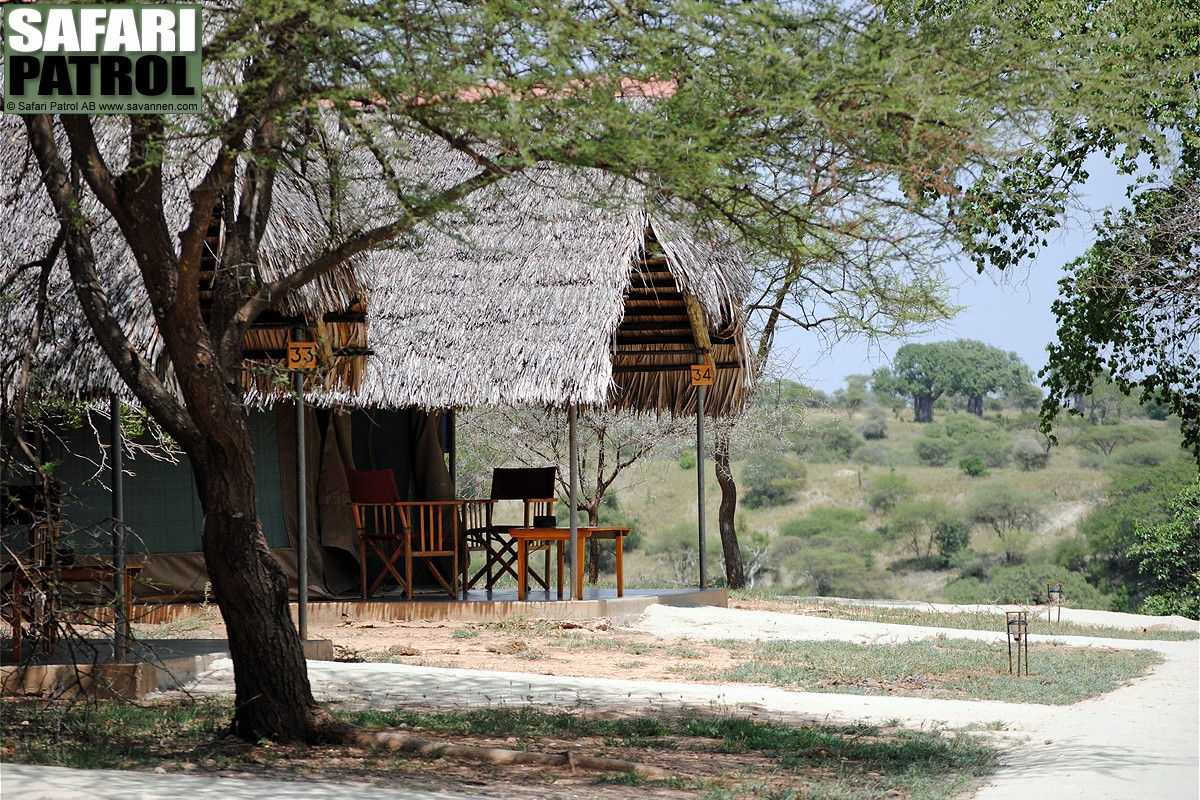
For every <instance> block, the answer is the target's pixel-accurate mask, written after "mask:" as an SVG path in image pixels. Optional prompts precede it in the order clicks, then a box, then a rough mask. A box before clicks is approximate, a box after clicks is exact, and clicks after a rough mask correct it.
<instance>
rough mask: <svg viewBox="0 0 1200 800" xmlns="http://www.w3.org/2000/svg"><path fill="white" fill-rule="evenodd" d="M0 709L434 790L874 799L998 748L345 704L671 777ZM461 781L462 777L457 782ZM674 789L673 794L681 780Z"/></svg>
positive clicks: (41, 741)
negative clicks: (647, 766)
mask: <svg viewBox="0 0 1200 800" xmlns="http://www.w3.org/2000/svg"><path fill="white" fill-rule="evenodd" d="M0 708H2V709H3V717H2V718H0V729H2V732H3V737H4V741H5V743H6V746H8V747H10V748H11V753H10V754H7V755H6V760H7V761H10V762H17V763H35V764H53V765H59V766H70V767H79V768H88V769H99V768H108V769H125V770H155V769H161V770H165V771H168V772H175V771H188V770H195V769H197V768H201V769H203V770H205V771H206V773H208V774H235V773H236V774H239V775H241V776H242V777H261V778H272V779H277V780H278V779H284V780H302V781H314V780H337V781H358V782H362V783H366V784H372V785H379V786H384V785H395V782H396V780H397V775H402V776H403V777H404V781H405V783H406V784H408V785H414V786H415V787H420V788H430V789H437V788H439V787H446V786H450V787H455V786H456V784H455V781H456V780H457V779H459V778H460V777H461V779H462V780H463V781H465V782H466V784H467V785H468V786H469V787H470V788H471V790H472V791H480V790H483V791H484V793H487V791H486V788H485V783H486V782H488V781H490V782H491V783H490V788H492V789H495V790H498V791H503V790H506V789H507V790H508V791H509V792H511V791H512V787H514V786H520V785H522V784H523V783H524V784H527V785H529V786H535V787H536V786H538V785H542V784H544V783H546V782H547V781H550V782H554V783H555V784H556V786H561V787H562V788H564V789H566V788H567V785H568V783H570V782H574V783H573V786H574V787H575V788H574V789H573V790H572V791H571V792H569V793H570V794H580V795H581V796H591V797H599V798H636V797H638V796H650V795H652V796H654V797H673V796H679V797H701V798H726V797H728V798H735V797H736V798H747V797H757V798H784V797H793V798H794V797H806V798H807V797H828V798H850V799H853V800H858V799H859V798H861V799H862V800H866V799H867V798H877V797H891V796H902V797H908V798H914V800H916V799H920V800H935V799H938V798H950V797H954V796H958V795H959V794H961V793H962V792H964V791H967V790H970V789H971V788H972V787H974V786H976V785H978V783H979V782H980V780H981V778H982V777H984V776H986V775H988V774H990V773H991V772H992V771H993V770H994V769H995V765H996V754H995V751H993V750H992V749H991V748H990V747H988V746H986V745H984V744H982V743H980V742H979V741H977V740H975V739H973V738H971V737H970V736H968V735H965V734H946V733H942V732H938V731H934V730H923V731H891V730H884V729H879V728H873V727H869V726H850V727H839V726H817V727H805V728H791V727H787V726H784V725H779V724H774V723H763V722H756V721H752V720H745V719H734V718H710V717H698V716H682V717H671V718H663V719H659V718H649V717H639V718H624V719H600V718H592V717H582V716H577V715H574V714H570V713H545V712H539V711H532V710H527V709H488V710H480V711H473V712H469V713H463V714H447V713H427V712H416V711H386V712H385V711H345V710H335V712H334V713H336V714H337V715H338V716H339V717H341V718H343V719H345V720H346V721H348V722H351V723H354V724H356V725H361V726H364V727H371V728H389V729H401V730H404V731H405V732H407V733H413V734H415V735H418V736H422V737H426V738H433V739H446V740H448V741H454V742H456V743H461V744H485V745H486V744H494V743H497V742H499V746H503V747H509V748H517V749H539V750H555V749H557V750H558V751H561V750H562V749H564V748H567V749H576V750H578V751H579V752H587V753H589V754H597V755H607V756H610V757H618V758H624V759H627V760H631V761H636V762H643V763H646V762H653V763H656V764H659V765H661V766H664V767H666V768H667V769H670V770H671V771H673V772H675V773H677V776H676V777H673V778H672V779H670V780H667V781H648V780H645V779H644V778H638V777H634V776H629V775H621V774H615V775H614V774H586V773H584V774H580V775H576V774H574V773H573V772H572V771H570V770H566V769H563V770H561V771H554V774H552V775H551V774H548V773H547V771H546V770H538V771H529V770H523V769H520V768H506V767H503V766H487V767H481V766H480V765H479V764H476V763H474V762H471V763H465V764H463V765H461V766H458V765H456V764H455V763H453V762H452V760H450V759H443V760H432V759H428V758H421V757H417V756H399V755H397V754H396V753H392V752H390V751H386V750H383V749H380V750H378V751H376V750H373V749H354V748H344V747H334V746H309V747H305V746H300V745H296V746H287V745H274V744H271V743H264V742H260V743H257V744H248V743H244V742H234V741H232V740H228V739H220V738H218V734H219V731H220V730H221V729H222V727H223V726H224V725H225V724H226V723H227V721H228V718H229V715H230V714H231V713H232V705H231V702H230V701H229V700H215V699H214V700H203V701H200V702H196V701H192V700H177V701H171V702H166V703H158V704H155V705H152V706H146V707H138V706H132V705H129V704H126V703H122V702H119V701H105V702H100V703H92V704H87V705H84V704H77V705H66V706H50V705H47V704H45V703H39V702H31V701H19V702H16V701H14V702H9V703H4V704H3V706H2V707H0ZM458 788H462V787H458ZM673 790H674V791H678V792H679V794H678V795H677V794H675V793H674V791H673Z"/></svg>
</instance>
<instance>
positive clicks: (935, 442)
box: [913, 428, 958, 467]
mask: <svg viewBox="0 0 1200 800" xmlns="http://www.w3.org/2000/svg"><path fill="white" fill-rule="evenodd" d="M957 450H958V442H956V441H954V440H953V439H951V438H950V437H948V436H946V435H945V433H943V432H942V431H941V430H940V429H938V428H933V429H931V430H929V431H926V432H925V434H924V435H923V436H922V437H921V438H920V439H917V441H916V442H914V443H913V452H915V453H916V454H917V458H918V459H920V460H921V463H922V464H925V465H927V466H930V467H944V466H945V465H946V464H949V463H950V459H952V458H954V453H955V451H957Z"/></svg>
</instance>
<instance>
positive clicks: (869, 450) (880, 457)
mask: <svg viewBox="0 0 1200 800" xmlns="http://www.w3.org/2000/svg"><path fill="white" fill-rule="evenodd" d="M850 460H851V461H853V462H854V463H855V464H873V465H875V466H883V465H884V464H886V463H888V451H887V448H885V447H884V446H883V445H879V444H874V443H868V444H864V445H863V446H861V447H858V448H855V450H854V453H853V454H852V455H851V456H850Z"/></svg>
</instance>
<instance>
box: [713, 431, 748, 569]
mask: <svg viewBox="0 0 1200 800" xmlns="http://www.w3.org/2000/svg"><path fill="white" fill-rule="evenodd" d="M713 463H714V464H715V469H716V473H717V484H718V485H719V486H720V487H721V506H720V508H719V509H718V511H717V521H718V527H719V528H720V530H721V552H722V553H723V555H724V556H725V585H726V586H728V587H729V588H730V589H744V588H745V587H746V569H745V565H744V564H743V563H742V548H741V547H740V546H739V545H738V540H737V529H736V528H735V527H734V524H733V523H734V515H735V512H736V511H737V484H736V483H735V482H734V480H733V470H731V469H730V468H729V430H728V429H726V428H724V427H719V428H717V431H716V435H715V436H714V437H713Z"/></svg>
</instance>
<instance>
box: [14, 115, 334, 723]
mask: <svg viewBox="0 0 1200 800" xmlns="http://www.w3.org/2000/svg"><path fill="white" fill-rule="evenodd" d="M62 124H63V126H64V128H65V129H66V132H67V136H68V137H69V138H70V139H71V144H72V160H71V163H72V167H73V168H75V169H78V170H79V171H80V172H81V173H82V174H83V175H84V176H85V177H86V179H87V181H88V184H89V186H90V187H91V188H92V190H93V191H94V192H95V193H96V195H97V196H98V197H99V198H100V199H101V200H102V201H103V202H104V205H105V207H106V208H107V209H108V210H109V212H110V213H112V214H113V216H114V218H115V220H116V221H117V223H118V225H119V226H120V227H121V231H122V235H123V236H124V237H125V239H126V241H127V242H128V244H129V246H130V250H131V251H132V253H133V255H134V257H135V258H136V260H137V263H138V268H139V271H140V273H141V278H142V281H143V284H144V286H145V288H146V291H147V294H148V296H149V297H150V299H151V302H152V304H153V308H154V314H155V322H156V325H157V328H158V331H159V333H160V335H161V337H162V341H163V344H164V345H165V348H166V351H167V353H168V354H169V357H170V362H171V364H172V365H173V367H174V370H175V377H176V379H177V383H178V395H176V393H175V392H174V391H172V390H171V389H169V388H168V387H167V386H166V385H164V384H163V383H162V381H160V380H159V379H158V377H157V373H156V371H155V369H154V367H153V365H151V364H150V363H148V362H147V361H146V360H145V358H144V357H143V356H142V355H141V354H140V352H139V350H138V349H137V348H136V347H134V346H133V345H132V343H131V342H130V341H129V340H128V338H127V337H126V334H125V332H124V329H123V328H122V324H121V320H119V319H118V317H117V315H116V313H115V312H114V310H113V308H112V306H110V305H109V301H108V297H107V294H106V292H105V291H104V284H103V282H102V281H101V279H100V277H99V274H98V272H97V267H96V257H95V252H94V250H93V247H92V241H91V226H89V225H87V224H85V222H84V220H83V219H82V213H81V211H80V209H81V208H82V207H83V203H82V202H81V201H80V199H79V195H78V193H77V190H76V187H75V186H74V185H73V184H72V182H71V180H70V178H69V173H68V168H67V166H66V163H65V162H64V159H63V156H62V153H61V151H60V149H59V147H58V144H57V142H56V140H55V138H54V135H53V130H52V127H51V121H50V119H49V118H46V117H42V116H32V117H27V118H26V129H27V131H28V132H29V139H30V144H31V147H32V149H33V152H34V154H35V156H36V157H37V160H38V164H39V166H40V167H41V169H42V181H43V185H44V186H45V188H46V192H47V195H48V196H49V198H50V200H51V202H52V204H53V206H54V209H55V212H56V213H57V215H58V217H59V221H60V230H61V231H62V235H63V241H64V246H65V249H64V252H65V253H66V255H67V264H68V268H69V270H70V274H71V280H72V285H73V288H74V290H75V294H76V297H77V298H78V299H79V302H80V305H81V307H82V310H83V313H84V316H85V317H86V318H87V321H88V325H89V326H90V327H91V329H92V332H93V334H94V335H95V337H96V340H97V342H98V343H99V344H100V346H101V348H102V349H103V350H104V352H105V355H106V356H107V357H108V358H109V360H110V361H111V363H112V365H113V366H114V368H115V369H116V370H117V372H118V373H119V374H120V376H121V378H122V380H123V381H124V382H125V383H126V385H127V386H129V387H130V389H131V390H132V391H133V392H134V394H135V395H136V396H137V397H138V399H139V400H140V401H141V403H142V404H143V405H144V406H145V407H146V408H147V409H149V410H150V412H151V413H152V414H153V415H154V417H155V419H156V420H157V421H158V423H159V424H160V425H162V426H163V428H164V429H165V430H166V431H167V432H168V433H170V434H171V436H172V437H173V438H174V439H175V440H176V442H177V443H178V444H179V445H180V447H182V448H183V450H184V452H185V453H187V455H188V459H189V461H190V462H191V465H192V468H193V470H194V473H195V476H196V488H197V491H198V493H199V495H200V500H201V504H202V506H203V510H204V528H203V548H204V553H205V564H206V567H207V569H208V573H209V578H210V580H211V581H212V583H213V589H214V592H215V594H216V597H217V603H218V605H219V607H220V609H221V614H222V616H223V617H224V620H225V624H226V626H227V631H228V636H229V650H230V655H231V656H232V658H233V662H234V674H235V681H236V693H237V707H236V710H235V714H234V720H233V723H232V729H233V732H234V733H235V734H236V735H237V736H239V737H241V738H244V739H258V738H270V739H276V740H281V741H303V742H317V741H327V740H341V739H343V738H344V736H345V735H346V733H347V732H348V730H349V728H348V727H347V726H345V725H343V724H342V723H339V722H337V721H336V720H334V719H333V718H332V716H331V715H329V714H328V712H326V711H324V710H323V709H322V708H321V707H320V706H318V705H317V704H316V702H315V700H314V699H313V696H312V690H311V687H310V685H309V682H308V672H307V668H306V666H305V662H304V653H303V648H302V646H301V643H300V638H299V635H298V633H297V631H296V627H295V625H293V623H292V620H291V615H290V613H289V608H288V596H287V580H286V578H285V576H284V574H283V572H282V569H281V568H280V566H279V564H278V563H277V562H276V561H275V559H274V557H273V556H272V555H271V554H270V552H269V550H268V548H267V542H266V537H265V536H264V535H263V532H262V528H261V525H260V523H259V520H258V508H257V504H256V501H255V497H254V487H255V471H254V450H253V446H252V443H251V439H250V432H249V429H248V427H247V424H246V420H245V417H244V415H243V409H242V407H241V404H240V399H239V397H238V396H237V395H236V392H237V386H238V381H237V379H236V378H235V377H233V376H234V374H235V373H234V371H233V369H232V368H231V366H230V365H231V364H232V365H235V366H236V365H238V364H240V354H239V353H238V349H239V348H238V347H237V346H235V344H240V342H241V340H242V336H241V333H242V332H241V330H240V329H239V328H236V327H235V328H230V329H229V330H228V332H229V333H230V335H229V336H228V337H221V336H218V337H216V338H217V340H218V341H221V340H222V339H223V338H225V339H228V341H227V342H225V346H223V347H222V346H220V345H217V346H214V337H213V336H212V334H211V332H210V330H209V328H208V326H207V325H206V323H205V321H204V319H203V316H202V314H201V310H200V306H199V302H198V288H197V287H198V282H197V280H196V270H197V267H198V262H199V254H200V252H201V247H202V243H203V236H204V232H205V230H206V229H207V224H208V218H207V217H205V216H201V217H200V218H199V219H200V222H201V223H202V225H200V226H199V227H195V226H193V227H189V229H188V231H187V232H185V234H184V235H182V236H181V237H180V238H181V239H182V240H183V246H182V248H181V250H182V253H181V254H177V253H176V250H175V246H174V243H173V238H172V234H171V233H170V232H169V227H168V225H167V224H166V221H165V218H164V215H163V210H162V205H161V194H160V189H161V185H162V184H161V178H162V175H161V166H159V165H156V164H153V163H135V162H141V161H142V159H143V157H144V156H145V155H146V154H147V153H150V152H153V151H154V150H155V147H154V145H155V143H156V140H157V138H158V137H159V136H160V135H161V131H162V127H161V123H160V122H159V121H157V120H155V119H153V118H149V119H148V118H135V122H134V123H132V127H133V129H134V130H133V134H131V137H132V139H133V141H134V144H135V145H136V146H134V147H131V156H130V158H131V166H130V169H131V171H133V172H135V173H137V174H138V180H136V181H129V180H126V178H125V176H122V178H119V179H115V180H114V179H113V178H112V177H111V176H110V175H109V174H108V173H106V172H105V171H104V170H103V169H101V168H100V165H99V162H98V160H96V159H92V158H89V157H88V154H89V153H91V152H93V151H94V149H95V146H96V145H95V139H94V133H93V132H92V129H91V127H90V124H89V123H88V122H87V120H86V119H85V118H69V119H67V118H64V119H63V120H62ZM214 174H216V173H214ZM219 185H220V181H219V180H214V181H212V186H219ZM193 198H194V200H195V201H196V202H197V203H198V207H201V208H211V207H212V206H213V204H214V203H215V195H214V194H213V191H212V188H211V186H210V187H209V193H208V194H207V195H206V194H205V192H204V191H200V190H198V191H197V192H196V193H194V195H193ZM218 299H219V298H218ZM230 342H232V343H234V344H230Z"/></svg>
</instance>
